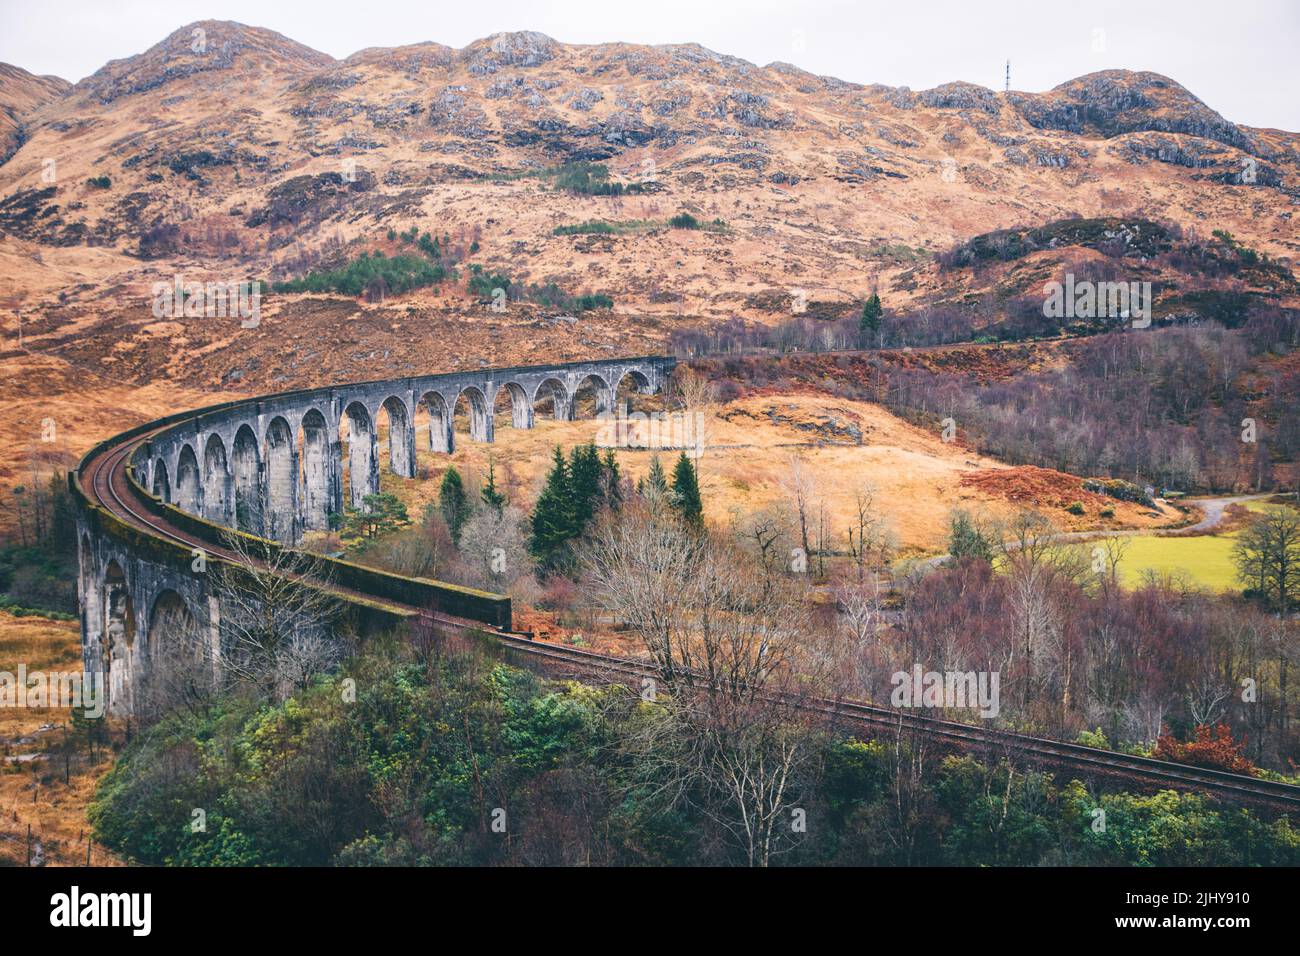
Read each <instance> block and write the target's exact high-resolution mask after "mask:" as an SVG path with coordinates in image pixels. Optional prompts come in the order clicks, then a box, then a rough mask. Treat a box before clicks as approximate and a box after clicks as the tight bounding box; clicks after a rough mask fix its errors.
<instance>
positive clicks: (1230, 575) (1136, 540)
mask: <svg viewBox="0 0 1300 956" xmlns="http://www.w3.org/2000/svg"><path fill="white" fill-rule="evenodd" d="M1246 507H1247V508H1248V509H1249V510H1251V511H1264V510H1267V509H1270V508H1277V507H1280V506H1279V505H1270V504H1267V503H1266V502H1263V501H1248V502H1246ZM1236 539H1237V532H1231V533H1229V534H1213V535H1200V536H1198V537H1191V538H1174V537H1159V536H1157V535H1139V536H1137V537H1133V538H1129V539H1128V550H1127V551H1125V552H1124V559H1123V561H1121V562H1120V566H1119V572H1120V580H1121V582H1122V583H1123V584H1124V586H1125V587H1136V586H1137V585H1140V584H1141V583H1142V581H1143V576H1144V574H1145V573H1146V572H1147V571H1155V572H1156V573H1157V574H1159V575H1162V576H1163V575H1175V576H1182V577H1186V579H1187V580H1188V581H1189V582H1190V583H1191V584H1193V585H1195V586H1197V587H1200V588H1205V589H1206V590H1210V591H1227V590H1233V591H1235V590H1239V589H1240V588H1241V587H1242V585H1241V582H1239V581H1238V580H1237V569H1236V567H1235V566H1234V565H1233V563H1232V546H1233V544H1235V543H1236Z"/></svg>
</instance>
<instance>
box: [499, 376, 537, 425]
mask: <svg viewBox="0 0 1300 956" xmlns="http://www.w3.org/2000/svg"><path fill="white" fill-rule="evenodd" d="M503 396H504V397H505V398H506V400H507V401H508V402H509V405H510V409H509V412H510V427H511V428H532V427H533V403H532V402H530V401H529V400H528V392H527V391H525V390H524V387H523V386H522V385H520V384H519V383H518V382H505V383H503V384H502V385H500V386H499V387H498V388H497V390H496V394H495V395H494V396H493V399H492V417H493V418H496V417H498V416H501V415H503V414H504V413H505V409H504V408H503V407H502V401H501V399H502V397H503ZM494 430H495V429H494Z"/></svg>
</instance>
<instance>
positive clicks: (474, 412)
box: [452, 385, 492, 441]
mask: <svg viewBox="0 0 1300 956" xmlns="http://www.w3.org/2000/svg"><path fill="white" fill-rule="evenodd" d="M452 421H453V423H454V427H455V430H456V431H457V432H460V433H461V434H465V435H469V437H470V438H472V439H474V441H491V440H492V418H491V416H490V415H489V414H488V403H487V398H486V397H484V395H483V393H482V392H481V391H479V390H478V389H477V388H475V387H474V386H473V385H469V386H466V387H465V388H464V389H463V390H462V391H461V393H460V395H458V396H457V397H456V405H455V408H454V410H453V414H452Z"/></svg>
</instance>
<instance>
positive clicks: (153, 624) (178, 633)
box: [137, 589, 212, 715]
mask: <svg viewBox="0 0 1300 956" xmlns="http://www.w3.org/2000/svg"><path fill="white" fill-rule="evenodd" d="M145 647H146V648H148V653H149V666H148V668H147V669H146V670H145V671H144V673H145V679H144V680H143V681H141V684H142V685H143V686H142V693H141V694H140V695H139V698H138V699H139V703H140V705H141V706H139V707H137V710H138V711H143V712H145V713H147V714H150V715H160V714H162V713H165V712H166V711H168V710H171V709H173V708H174V707H177V706H179V705H182V704H186V703H194V702H196V701H199V700H202V699H203V698H204V697H205V696H206V694H207V692H208V691H209V690H210V689H211V686H212V666H211V660H210V654H209V653H208V648H207V645H206V644H205V642H204V640H203V631H202V629H201V628H200V627H199V622H198V620H197V619H196V618H195V616H194V614H193V612H191V611H190V608H189V605H188V604H186V603H185V599H184V598H182V597H181V596H180V595H179V594H177V593H176V592H175V591H173V590H170V589H167V590H164V591H162V592H160V593H159V594H158V596H157V597H156V598H155V599H154V602H153V609H152V610H151V611H150V612H149V634H148V639H147V640H146V641H145Z"/></svg>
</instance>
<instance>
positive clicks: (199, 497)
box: [175, 444, 203, 515]
mask: <svg viewBox="0 0 1300 956" xmlns="http://www.w3.org/2000/svg"><path fill="white" fill-rule="evenodd" d="M175 504H176V507H178V508H180V509H181V510H182V511H188V512H189V513H190V514H195V515H196V514H199V513H200V512H201V511H202V510H203V481H202V479H200V477H199V459H198V457H197V456H196V455H195V454H194V447H193V446H192V445H188V444H186V445H182V446H181V451H180V454H179V455H177V456H176V501H175Z"/></svg>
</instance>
